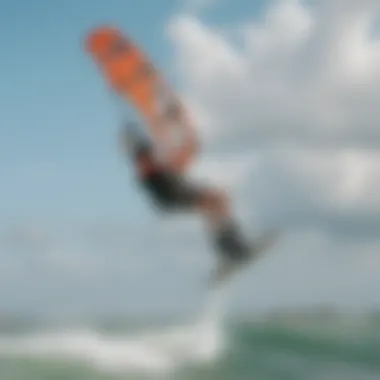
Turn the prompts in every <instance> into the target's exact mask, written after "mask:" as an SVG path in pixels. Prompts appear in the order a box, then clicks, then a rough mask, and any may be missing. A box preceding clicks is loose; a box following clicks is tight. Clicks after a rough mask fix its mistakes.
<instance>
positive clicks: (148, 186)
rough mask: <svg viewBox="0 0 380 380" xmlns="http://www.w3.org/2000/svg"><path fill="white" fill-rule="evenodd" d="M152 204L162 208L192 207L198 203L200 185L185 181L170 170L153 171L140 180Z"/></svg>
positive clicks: (182, 208) (200, 191) (200, 190)
mask: <svg viewBox="0 0 380 380" xmlns="http://www.w3.org/2000/svg"><path fill="white" fill-rule="evenodd" d="M141 182H142V185H143V187H144V189H145V190H146V191H147V192H148V193H149V195H150V197H151V198H152V200H153V202H154V204H155V205H156V206H157V207H159V208H160V209H163V210H168V211H169V210H170V211H174V210H184V209H192V208H194V207H195V206H197V205H198V204H199V200H200V197H201V194H202V189H201V187H200V186H197V185H195V184H192V183H189V182H188V181H185V180H184V178H183V177H181V176H178V175H176V174H173V173H171V172H166V171H165V172H155V173H153V174H150V175H149V176H147V177H146V178H144V179H143V180H142V181H141Z"/></svg>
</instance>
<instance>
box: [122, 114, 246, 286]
mask: <svg viewBox="0 0 380 380" xmlns="http://www.w3.org/2000/svg"><path fill="white" fill-rule="evenodd" d="M168 112H169V113H168V114H167V115H166V117H167V119H168V118H169V119H171V120H173V121H176V120H177V118H178V117H180V114H179V112H178V111H177V110H176V108H175V107H174V108H172V109H171V110H169V111H168ZM138 129H139V128H138V124H136V123H127V124H125V125H124V126H123V128H122V131H121V136H120V137H121V144H122V147H123V149H124V152H125V153H126V154H127V155H128V157H129V158H130V159H131V160H132V162H133V164H134V167H135V169H136V174H137V179H138V182H139V184H140V185H141V186H142V187H143V189H144V190H145V191H146V193H147V194H148V195H149V196H150V198H151V200H152V201H153V204H154V205H155V206H156V207H157V208H158V209H160V210H162V211H165V212H175V211H187V212H199V213H200V214H201V215H203V217H204V218H205V220H206V222H207V225H208V227H209V230H210V231H211V234H212V236H213V241H214V244H215V246H216V248H217V251H218V253H219V254H220V255H221V260H220V261H219V267H218V270H217V272H216V276H215V278H214V280H215V281H219V280H222V279H223V278H224V276H226V275H228V273H229V271H230V270H231V269H233V267H234V265H230V264H231V263H232V264H242V263H244V262H245V260H246V259H248V258H249V256H250V253H251V252H252V249H253V244H252V243H251V242H248V241H247V240H246V239H245V238H244V237H243V236H242V233H241V231H240V228H239V226H238V225H237V223H236V221H235V219H234V217H233V215H232V211H231V208H230V203H229V199H228V197H227V195H226V194H225V193H224V192H223V191H219V190H217V189H214V188H209V187H206V186H201V185H198V184H195V183H192V182H191V181H189V180H188V178H187V177H186V172H185V168H186V167H187V163H188V161H189V158H190V157H191V156H192V155H193V154H194V151H195V150H196V147H197V143H196V138H195V133H194V131H192V130H191V129H190V128H188V130H187V137H186V139H185V145H184V146H182V147H181V149H180V150H178V152H177V154H173V155H170V156H169V157H165V155H164V157H162V156H160V154H159V153H158V151H157V149H156V147H155V146H154V144H152V143H151V141H150V139H148V138H147V137H145V136H143V134H142V133H141V132H140V133H139V132H138Z"/></svg>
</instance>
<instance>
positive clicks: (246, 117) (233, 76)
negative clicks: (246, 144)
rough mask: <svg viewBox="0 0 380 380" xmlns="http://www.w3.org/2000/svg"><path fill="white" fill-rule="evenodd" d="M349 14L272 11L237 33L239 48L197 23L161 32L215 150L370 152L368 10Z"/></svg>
mask: <svg viewBox="0 0 380 380" xmlns="http://www.w3.org/2000/svg"><path fill="white" fill-rule="evenodd" d="M349 5H350V4H348V6H347V4H346V3H340V2H339V1H331V2H321V3H318V4H316V5H315V7H314V8H313V9H312V8H307V7H306V6H303V5H301V3H300V2H298V1H280V2H277V3H276V5H275V6H274V7H273V8H271V9H269V11H268V13H267V15H266V17H265V18H264V20H262V21H260V22H259V23H255V22H252V23H251V24H245V25H243V26H239V27H237V28H236V29H237V31H238V33H240V42H241V44H239V46H238V45H234V44H233V43H232V42H231V41H230V40H229V38H228V34H227V33H226V34H225V35H224V34H221V33H220V32H219V30H217V29H213V28H211V27H208V26H206V25H204V24H203V23H202V22H201V21H200V20H199V19H197V18H195V17H192V16H189V15H179V16H176V17H175V18H173V20H172V22H171V23H170V25H169V28H168V30H169V34H170V36H171V37H172V40H173V42H174V46H175V49H176V53H177V58H178V67H179V71H180V73H181V74H182V79H183V81H184V82H185V88H186V91H187V97H188V98H189V99H190V101H191V104H192V105H193V107H194V109H195V113H196V114H199V115H201V116H203V118H204V120H207V121H208V125H207V126H205V129H212V130H213V132H214V133H212V134H211V136H210V137H212V140H213V143H214V144H215V143H216V142H215V140H216V139H217V140H218V143H219V144H220V143H221V142H222V141H223V136H224V141H228V142H229V143H230V139H231V138H232V139H234V138H235V139H240V141H241V139H242V138H245V139H250V140H251V141H252V144H253V142H254V143H255V144H262V143H263V142H266V143H267V144H273V143H274V142H277V143H281V144H284V143H288V144H289V143H292V146H293V145H296V146H297V145H299V144H301V145H302V146H304V145H305V144H306V143H307V144H308V146H313V147H316V146H322V147H325V146H326V145H329V146H331V145H333V146H335V145H339V146H343V147H344V146H347V145H350V146H359V145H362V144H371V145H375V146H378V144H379V137H380V132H379V131H380V130H379V128H377V123H378V120H379V118H380V110H379V107H378V105H377V99H378V98H379V97H378V95H379V93H380V91H379V90H380V81H379V79H380V69H379V67H380V66H379V60H380V43H379V41H377V40H373V39H372V38H371V36H370V26H371V25H372V22H373V20H374V17H373V14H374V11H373V9H372V8H373V6H374V5H373V4H372V3H370V2H363V4H361V5H360V6H358V7H352V9H351V7H350V6H349ZM235 33H236V30H235ZM241 45H242V47H241Z"/></svg>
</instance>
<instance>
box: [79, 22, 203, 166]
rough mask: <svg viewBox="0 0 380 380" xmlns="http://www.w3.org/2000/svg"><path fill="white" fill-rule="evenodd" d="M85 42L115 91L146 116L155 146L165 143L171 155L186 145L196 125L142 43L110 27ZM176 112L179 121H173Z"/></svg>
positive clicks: (189, 157)
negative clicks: (142, 46) (141, 45)
mask: <svg viewBox="0 0 380 380" xmlns="http://www.w3.org/2000/svg"><path fill="white" fill-rule="evenodd" d="M85 45H86V50H87V51H88V52H89V54H90V56H91V57H92V59H93V60H94V61H95V63H96V64H97V66H98V67H99V68H100V71H101V73H102V75H103V77H104V79H105V81H106V83H108V85H109V86H110V88H111V89H112V90H113V92H114V93H116V94H117V95H118V96H119V97H121V99H122V100H124V101H126V102H127V103H129V104H131V105H132V106H133V107H134V109H135V110H137V111H138V113H139V115H140V116H141V117H142V118H143V120H144V125H145V126H146V127H147V129H148V130H147V133H148V135H149V136H150V137H151V138H152V140H153V143H154V144H155V145H156V147H157V146H158V145H160V144H161V145H165V146H164V148H163V149H162V150H164V151H165V152H167V154H168V155H170V154H171V152H170V151H171V150H173V153H172V154H173V155H174V154H175V152H174V150H176V149H177V150H179V149H180V147H181V146H182V145H183V144H184V141H182V140H186V139H188V138H189V137H188V136H189V129H192V128H193V125H192V122H191V120H190V118H189V114H188V112H187V110H186V109H185V107H184V105H183V103H182V102H181V100H180V98H179V97H178V96H177V95H176V94H175V93H174V91H173V90H172V88H171V86H170V85H169V84H168V83H167V81H166V80H165V79H164V77H163V75H162V74H161V72H160V70H159V69H158V68H157V67H156V65H154V64H153V62H152V61H151V60H150V58H149V57H148V56H147V55H146V54H145V52H144V51H143V50H142V48H141V47H140V45H139V44H138V43H136V42H135V41H133V40H132V38H130V37H129V36H127V35H125V34H124V33H123V32H122V31H121V30H119V29H118V28H116V27H111V26H100V27H97V28H94V29H93V30H91V31H90V32H89V33H88V35H87V38H86V41H85ZM173 113H174V114H175V115H176V117H175V120H176V122H173ZM192 132H193V131H191V133H192ZM195 153H196V151H195V150H194V151H191V152H190V153H189V154H188V155H187V157H186V160H185V162H184V163H183V165H182V167H183V170H185V169H186V168H187V167H188V165H189V164H190V163H191V162H192V160H193V158H194V155H195Z"/></svg>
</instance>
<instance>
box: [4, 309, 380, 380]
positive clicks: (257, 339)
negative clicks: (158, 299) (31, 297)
mask: <svg viewBox="0 0 380 380" xmlns="http://www.w3.org/2000/svg"><path fill="white" fill-rule="evenodd" d="M0 374H1V380H21V379H22V380H24V379H25V380H34V379H36V380H37V379H38V380H48V379H54V380H64V379H65V380H66V379H67V380H68V379H73V380H74V379H78V380H79V379H80V380H87V379H92V380H98V379H99V380H100V379H178V380H181V379H189V380H190V379H207V380H209V379H210V380H211V379H215V380H216V379H219V380H223V379H236V380H252V379H258V380H298V379H300V380H301V379H302V380H304V379H305V380H330V379H331V380H378V379H380V325H379V324H378V323H375V322H370V321H364V320H361V321H358V320H356V321H355V322H353V321H351V322H344V321H342V320H339V319H335V320H332V321H329V322H328V323H327V322H323V323H322V322H320V321H318V319H310V320H309V319H308V318H303V319H300V320H298V321H297V322H296V321H295V320H293V321H287V322H286V323H285V320H281V318H279V319H277V320H276V322H274V321H272V322H269V321H267V322H265V321H256V322H254V321H250V322H249V321H248V322H234V323H232V322H229V323H224V322H222V321H221V319H218V318H216V317H215V314H214V315H212V314H210V313H208V314H207V315H206V314H203V315H202V316H201V317H200V318H198V319H196V320H195V321H192V322H190V323H188V324H183V325H181V324H179V325H177V326H166V327H162V326H161V327H154V326H150V327H148V326H145V327H141V326H140V327H139V328H132V327H131V326H129V327H128V328H119V329H118V330H117V331H112V332H107V331H102V330H96V329H94V328H91V329H90V328H87V329H83V328H82V329H66V330H58V329H52V330H50V331H44V332H43V331H38V332H35V333H25V332H23V333H22V334H15V333H12V334H8V335H7V336H3V338H0Z"/></svg>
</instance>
